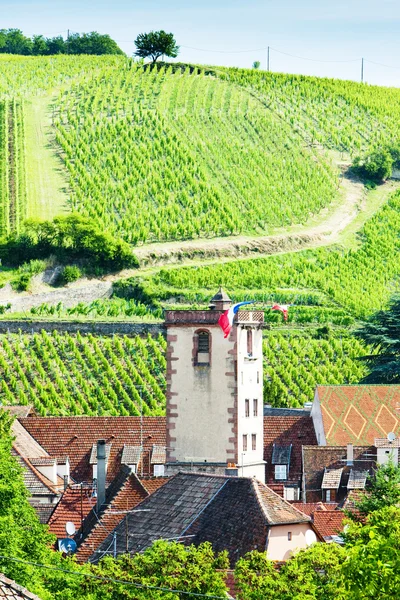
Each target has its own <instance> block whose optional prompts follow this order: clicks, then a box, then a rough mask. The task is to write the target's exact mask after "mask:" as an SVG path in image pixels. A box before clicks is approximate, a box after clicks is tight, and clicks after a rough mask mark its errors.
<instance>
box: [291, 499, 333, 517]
mask: <svg viewBox="0 0 400 600" xmlns="http://www.w3.org/2000/svg"><path fill="white" fill-rule="evenodd" d="M292 505H293V506H295V507H296V508H297V510H300V511H301V512H303V513H304V514H305V515H308V516H309V517H312V516H313V514H314V513H315V512H316V511H317V510H319V511H321V510H322V511H327V510H333V509H335V508H336V507H337V506H338V505H337V504H336V503H335V504H332V503H329V504H324V503H323V502H292Z"/></svg>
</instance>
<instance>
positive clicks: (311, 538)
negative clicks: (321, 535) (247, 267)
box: [306, 529, 317, 546]
mask: <svg viewBox="0 0 400 600" xmlns="http://www.w3.org/2000/svg"><path fill="white" fill-rule="evenodd" d="M316 541H317V536H316V535H315V533H314V532H313V531H312V529H308V530H307V531H306V544H307V546H312V544H315V542H316Z"/></svg>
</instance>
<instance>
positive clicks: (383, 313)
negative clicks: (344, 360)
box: [354, 296, 400, 383]
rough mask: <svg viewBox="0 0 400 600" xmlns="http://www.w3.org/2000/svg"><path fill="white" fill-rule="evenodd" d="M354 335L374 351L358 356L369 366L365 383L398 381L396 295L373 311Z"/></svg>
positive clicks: (399, 310) (398, 301) (399, 303)
mask: <svg viewBox="0 0 400 600" xmlns="http://www.w3.org/2000/svg"><path fill="white" fill-rule="evenodd" d="M354 335H355V336H356V337H357V338H358V339H360V340H363V341H364V342H365V343H366V344H368V345H369V346H370V347H371V349H372V350H374V351H375V352H374V353H372V354H371V353H370V354H367V355H364V356H361V360H362V361H364V362H365V363H366V365H367V366H368V369H369V373H368V375H366V376H365V377H364V379H363V382H365V383H400V297H399V296H394V297H393V298H392V299H391V301H390V305H389V307H388V308H387V309H386V310H380V311H378V312H376V313H375V314H373V315H372V316H371V317H370V318H369V319H368V321H367V322H366V323H364V325H363V326H362V327H361V328H360V329H358V330H357V331H356V332H355V333H354Z"/></svg>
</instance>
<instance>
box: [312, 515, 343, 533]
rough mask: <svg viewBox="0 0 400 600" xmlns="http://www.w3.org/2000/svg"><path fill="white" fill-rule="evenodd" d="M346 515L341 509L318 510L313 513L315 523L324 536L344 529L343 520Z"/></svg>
mask: <svg viewBox="0 0 400 600" xmlns="http://www.w3.org/2000/svg"><path fill="white" fill-rule="evenodd" d="M345 519H347V517H346V515H345V514H344V513H343V512H342V511H340V510H326V511H323V510H317V511H316V512H315V513H314V515H313V524H314V528H315V530H316V531H317V533H318V534H319V535H320V536H321V537H322V538H324V539H325V538H327V537H330V536H332V535H338V534H339V533H340V532H342V531H343V521H344V520H345Z"/></svg>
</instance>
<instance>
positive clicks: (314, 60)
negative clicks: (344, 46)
mask: <svg viewBox="0 0 400 600" xmlns="http://www.w3.org/2000/svg"><path fill="white" fill-rule="evenodd" d="M270 48H271V50H273V51H274V52H278V54H284V55H285V56H290V57H291V58H298V59H300V60H308V61H310V62H319V63H351V62H359V61H360V60H361V59H360V58H349V59H346V60H319V59H316V58H305V57H304V56H296V55H295V54H289V53H288V52H282V50H277V49H276V48H272V47H270Z"/></svg>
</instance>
